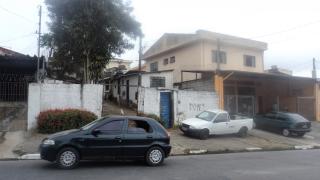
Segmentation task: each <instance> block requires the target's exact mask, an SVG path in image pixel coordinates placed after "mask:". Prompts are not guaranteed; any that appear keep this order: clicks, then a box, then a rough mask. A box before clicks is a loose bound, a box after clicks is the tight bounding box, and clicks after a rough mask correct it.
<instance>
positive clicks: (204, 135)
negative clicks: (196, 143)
mask: <svg viewBox="0 0 320 180" xmlns="http://www.w3.org/2000/svg"><path fill="white" fill-rule="evenodd" d="M199 138H200V139H201V140H206V139H208V138H209V130H208V129H203V130H201V132H200V134H199Z"/></svg>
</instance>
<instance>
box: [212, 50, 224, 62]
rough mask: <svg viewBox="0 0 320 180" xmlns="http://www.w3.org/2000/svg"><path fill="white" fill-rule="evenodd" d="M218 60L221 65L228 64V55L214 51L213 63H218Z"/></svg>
mask: <svg viewBox="0 0 320 180" xmlns="http://www.w3.org/2000/svg"><path fill="white" fill-rule="evenodd" d="M218 59H220V63H223V64H226V63H227V53H226V52H224V51H219V53H218V51H217V50H213V51H212V62H215V63H217V62H218Z"/></svg>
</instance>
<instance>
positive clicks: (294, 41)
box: [0, 0, 320, 76]
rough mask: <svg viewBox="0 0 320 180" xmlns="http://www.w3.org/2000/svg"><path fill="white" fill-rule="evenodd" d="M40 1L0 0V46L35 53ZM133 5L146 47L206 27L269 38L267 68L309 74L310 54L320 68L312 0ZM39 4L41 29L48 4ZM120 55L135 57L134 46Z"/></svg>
mask: <svg viewBox="0 0 320 180" xmlns="http://www.w3.org/2000/svg"><path fill="white" fill-rule="evenodd" d="M40 4H42V5H43V6H44V4H43V0H28V1H22V0H0V22H1V28H0V46H4V47H7V48H10V49H12V50H16V51H19V52H22V53H25V54H31V55H33V54H36V49H37V48H36V41H37V37H36V35H35V34H34V33H35V32H36V30H37V21H38V6H39V5H40ZM132 6H133V7H134V11H133V15H134V16H135V17H136V19H137V20H138V21H140V22H141V24H142V30H143V32H144V34H145V38H144V40H143V46H144V47H145V48H148V47H150V46H151V45H152V43H154V42H155V41H156V40H157V39H158V38H159V37H160V36H161V35H162V34H163V33H165V32H171V33H194V32H195V31H196V30H198V29H205V30H209V31H213V32H218V33H224V34H229V35H235V36H240V37H244V38H250V39H255V40H259V41H263V42H266V43H268V50H267V51H266V52H265V67H266V68H268V67H270V65H278V66H279V67H282V68H288V69H291V70H293V72H294V74H295V75H300V76H311V68H312V58H313V57H315V58H316V59H317V67H318V68H319V70H320V46H319V42H320V35H319V32H320V3H319V2H317V1H316V0H304V1H301V0H299V1H295V0H290V1H289V0H281V1H279V0H259V1H257V0H241V1H239V0H224V1H221V0H220V1H217V0H188V1H186V0H132ZM43 9H44V21H43V31H44V32H46V31H47V28H46V23H45V22H46V21H48V18H47V17H46V16H45V15H46V13H47V10H46V8H45V7H44V8H43ZM135 43H136V42H135ZM42 53H44V54H45V51H42ZM121 57H122V58H124V59H128V60H137V59H138V51H137V49H133V50H131V51H127V52H126V53H125V54H123V55H122V56H121ZM136 62H137V61H135V63H134V64H136Z"/></svg>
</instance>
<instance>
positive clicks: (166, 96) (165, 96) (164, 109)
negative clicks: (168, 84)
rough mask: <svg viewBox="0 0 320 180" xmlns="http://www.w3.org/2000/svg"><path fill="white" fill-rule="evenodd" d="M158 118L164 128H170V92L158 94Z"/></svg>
mask: <svg viewBox="0 0 320 180" xmlns="http://www.w3.org/2000/svg"><path fill="white" fill-rule="evenodd" d="M160 118H161V119H162V120H163V121H164V125H165V127H166V128H170V127H171V125H172V123H171V92H160Z"/></svg>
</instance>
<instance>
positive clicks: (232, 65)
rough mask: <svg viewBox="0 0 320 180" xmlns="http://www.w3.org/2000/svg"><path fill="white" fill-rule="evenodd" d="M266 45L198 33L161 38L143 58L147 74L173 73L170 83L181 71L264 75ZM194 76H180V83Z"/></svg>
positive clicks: (214, 34) (213, 34) (177, 78)
mask: <svg viewBox="0 0 320 180" xmlns="http://www.w3.org/2000/svg"><path fill="white" fill-rule="evenodd" d="M266 49H267V44H266V43H263V42H259V41H254V40H249V39H244V38H239V37H234V36H229V35H224V34H219V33H214V32H209V31H204V30H199V31H197V32H196V33H195V34H164V35H163V36H162V37H161V38H160V39H159V40H158V41H157V42H156V43H155V44H154V45H153V46H152V47H151V48H150V49H149V50H147V51H146V53H145V54H144V60H145V61H146V69H147V72H152V71H163V70H170V69H172V70H173V74H174V82H175V83H176V82H180V81H181V80H182V77H181V71H184V70H198V71H212V70H218V69H220V70H238V71H246V72H264V51H265V50H266ZM196 78H199V77H196V76H195V74H194V73H190V74H188V73H184V74H183V81H187V80H193V79H196Z"/></svg>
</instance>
